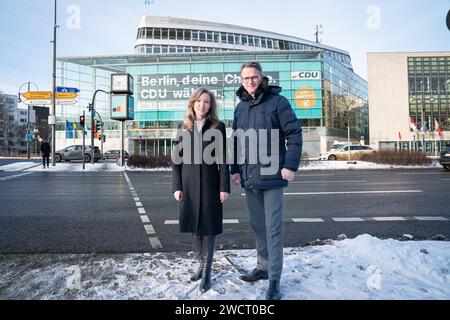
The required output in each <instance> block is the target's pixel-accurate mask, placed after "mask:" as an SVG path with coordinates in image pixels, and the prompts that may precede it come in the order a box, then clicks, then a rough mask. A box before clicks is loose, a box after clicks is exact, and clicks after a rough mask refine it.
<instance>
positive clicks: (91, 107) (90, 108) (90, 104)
mask: <svg viewBox="0 0 450 320" xmlns="http://www.w3.org/2000/svg"><path fill="white" fill-rule="evenodd" d="M88 109H89V111H92V109H93V106H92V103H89V105H88Z"/></svg>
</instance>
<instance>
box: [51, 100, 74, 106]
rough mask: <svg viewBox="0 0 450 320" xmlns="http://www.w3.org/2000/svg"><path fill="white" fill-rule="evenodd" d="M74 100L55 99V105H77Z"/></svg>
mask: <svg viewBox="0 0 450 320" xmlns="http://www.w3.org/2000/svg"><path fill="white" fill-rule="evenodd" d="M77 101H78V100H76V99H56V104H62V105H70V104H75V103H77Z"/></svg>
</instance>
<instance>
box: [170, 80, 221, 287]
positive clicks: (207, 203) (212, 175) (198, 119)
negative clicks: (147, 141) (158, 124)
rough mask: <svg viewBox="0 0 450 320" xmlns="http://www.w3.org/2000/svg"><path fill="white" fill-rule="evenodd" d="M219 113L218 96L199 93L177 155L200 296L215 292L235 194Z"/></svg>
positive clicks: (175, 187)
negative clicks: (227, 212) (214, 269)
mask: <svg viewBox="0 0 450 320" xmlns="http://www.w3.org/2000/svg"><path fill="white" fill-rule="evenodd" d="M216 110H217V105H216V102H215V98H214V94H213V93H212V92H211V91H209V90H208V89H206V88H200V89H197V90H196V91H195V92H194V93H193V94H192V96H191V97H190V99H189V104H188V110H187V112H186V116H185V119H184V122H183V124H182V125H180V126H179V127H178V132H177V139H176V143H175V147H174V150H173V153H172V163H173V164H172V169H173V170H172V192H173V194H174V197H175V199H176V200H177V201H178V202H179V203H180V219H179V221H180V222H179V227H180V232H189V233H191V234H192V238H193V241H194V249H195V252H196V255H197V257H198V260H199V262H200V266H199V269H198V271H197V272H196V273H195V274H194V275H193V276H192V277H191V281H197V280H199V279H202V281H201V283H200V290H201V291H207V290H209V289H210V287H211V266H212V260H213V255H214V243H215V237H216V235H218V234H221V233H222V222H223V221H222V220H223V219H222V217H223V209H222V205H223V203H224V202H225V201H226V200H227V199H228V194H229V193H230V177H229V170H228V164H227V163H226V158H227V156H226V130H225V125H224V123H223V122H220V121H219V120H218V118H217V112H216ZM207 136H208V137H209V138H206V137H207ZM203 140H205V141H203Z"/></svg>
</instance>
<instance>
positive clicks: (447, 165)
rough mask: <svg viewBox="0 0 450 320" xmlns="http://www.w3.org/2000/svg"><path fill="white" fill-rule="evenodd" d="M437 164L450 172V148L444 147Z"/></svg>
mask: <svg viewBox="0 0 450 320" xmlns="http://www.w3.org/2000/svg"><path fill="white" fill-rule="evenodd" d="M439 163H440V164H441V165H442V166H443V167H444V169H445V170H447V171H450V147H445V148H443V149H442V150H441V157H440V158H439Z"/></svg>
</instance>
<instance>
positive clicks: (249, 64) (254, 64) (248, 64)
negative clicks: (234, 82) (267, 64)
mask: <svg viewBox="0 0 450 320" xmlns="http://www.w3.org/2000/svg"><path fill="white" fill-rule="evenodd" d="M244 68H255V69H256V70H258V71H259V73H261V75H263V71H262V67H261V65H260V64H259V62H257V61H249V62H246V63H244V64H243V65H242V66H241V71H240V72H239V73H242V70H243V69H244Z"/></svg>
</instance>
